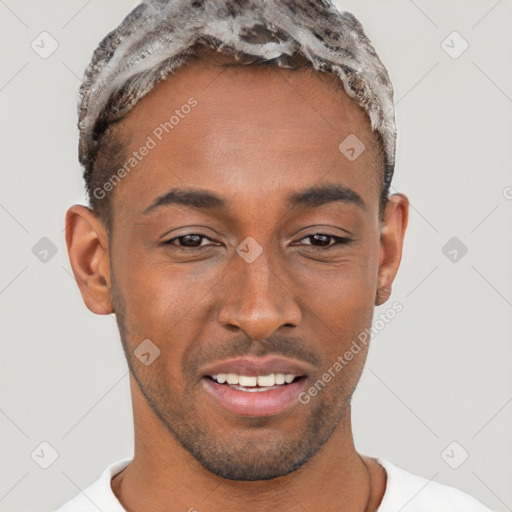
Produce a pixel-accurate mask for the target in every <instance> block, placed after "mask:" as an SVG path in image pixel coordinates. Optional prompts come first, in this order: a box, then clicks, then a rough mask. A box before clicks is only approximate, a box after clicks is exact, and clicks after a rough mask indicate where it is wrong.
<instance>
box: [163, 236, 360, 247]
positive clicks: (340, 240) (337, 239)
mask: <svg viewBox="0 0 512 512" xmlns="http://www.w3.org/2000/svg"><path fill="white" fill-rule="evenodd" d="M191 235H196V236H200V237H202V238H206V239H207V240H210V241H212V242H213V241H214V240H212V239H211V238H210V237H209V236H207V235H206V234H204V233H200V232H194V233H186V234H185V235H180V236H177V237H174V238H171V239H170V240H167V241H165V242H162V245H165V246H170V247H174V248H178V249H182V250H185V251H189V250H190V251H196V250H202V249H205V248H206V246H199V247H185V246H180V245H175V244H173V243H172V242H174V241H175V240H179V239H180V238H185V237H186V236H191ZM315 235H321V236H328V237H330V238H332V239H333V240H334V241H335V243H333V244H330V245H327V246H325V247H317V246H314V245H312V244H306V245H310V247H311V248H312V249H316V250H327V249H332V248H333V247H336V246H340V245H348V244H350V243H351V242H352V239H351V238H347V237H343V236H338V235H334V234H332V233H323V232H317V233H313V234H311V235H307V236H304V237H302V238H301V239H300V240H304V239H305V238H311V237H313V236H315Z"/></svg>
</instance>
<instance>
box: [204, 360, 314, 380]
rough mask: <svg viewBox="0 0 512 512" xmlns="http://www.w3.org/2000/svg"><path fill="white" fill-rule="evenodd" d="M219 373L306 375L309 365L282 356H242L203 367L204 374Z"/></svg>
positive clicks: (257, 375) (256, 375) (251, 375)
mask: <svg viewBox="0 0 512 512" xmlns="http://www.w3.org/2000/svg"><path fill="white" fill-rule="evenodd" d="M219 373H234V374H236V375H246V376H248V377H259V376H260V375H269V374H271V373H284V374H293V375H297V376H301V377H302V376H305V375H306V374H307V367H306V366H304V365H301V364H299V363H297V362H295V361H291V360H289V359H284V358H282V357H276V356H269V357H248V356H246V357H240V358H237V359H230V360H227V361H222V362H220V363H217V364H214V365H210V366H207V367H205V368H204V369H203V371H202V374H203V376H206V375H217V374H219Z"/></svg>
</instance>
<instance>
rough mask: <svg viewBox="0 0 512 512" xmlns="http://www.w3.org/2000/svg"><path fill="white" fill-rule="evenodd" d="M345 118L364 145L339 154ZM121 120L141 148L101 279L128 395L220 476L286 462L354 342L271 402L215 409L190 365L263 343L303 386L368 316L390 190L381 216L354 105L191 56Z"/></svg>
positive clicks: (333, 400)
mask: <svg viewBox="0 0 512 512" xmlns="http://www.w3.org/2000/svg"><path fill="white" fill-rule="evenodd" d="M191 98H193V100H191ZM185 105H189V107H185ZM172 115H175V119H173V120H172V121H171V122H172V128H170V127H169V125H167V126H166V128H167V130H165V129H164V128H162V126H165V125H163V124H162V123H165V122H166V121H169V119H170V118H171V116H172ZM178 119H179V120H178ZM159 128H160V129H159ZM351 134H354V135H356V136H357V137H358V138H359V139H360V140H361V141H362V142H363V143H364V144H365V146H366V149H365V150H364V151H363V152H362V154H361V155H360V156H359V157H358V158H356V159H355V160H353V161H351V160H349V159H348V158H347V157H346V156H345V155H344V154H343V153H342V152H340V150H339V149H338V146H339V145H340V143H341V142H342V141H343V140H344V139H345V138H346V137H348V136H349V135H351ZM119 136H122V137H125V138H126V140H127V149H128V153H129V154H130V155H131V154H132V152H133V151H137V152H138V155H139V157H141V158H140V161H139V160H138V161H137V164H136V165H135V166H134V167H133V168H132V170H130V172H129V173H128V174H127V175H126V176H125V177H124V178H123V179H122V180H121V181H120V182H119V183H118V184H117V185H116V186H115V190H114V191H113V207H114V229H113V234H112V236H111V239H110V244H109V249H108V251H106V253H105V257H106V260H108V263H109V267H108V269H105V268H104V277H105V279H104V281H103V284H105V282H106V283H108V285H109V286H104V287H103V293H106V290H107V289H108V296H107V295H106V296H105V299H106V300H107V302H108V301H110V304H111V308H112V310H113V311H115V314H116V319H117V322H118V325H119V329H120V334H121V338H122V342H123V347H124V349H125V354H126V357H127V360H128V364H129V367H130V370H131V372H132V376H133V377H134V379H135V380H136V382H137V385H138V387H139V388H140V391H141V393H142V394H143V396H144V397H145V399H146V401H147V403H148V404H149V406H150V408H151V410H152V412H153V413H154V414H155V416H156V417H157V418H158V419H159V421H160V422H161V423H162V425H164V426H165V428H166V430H167V431H168V432H169V433H170V434H171V435H172V436H173V437H174V438H175V439H176V440H177V441H178V442H179V443H180V444H181V445H182V446H183V447H184V448H185V449H186V450H187V451H188V452H189V453H190V454H192V455H193V456H194V457H195V458H196V459H197V460H198V461H199V462H200V463H201V464H202V465H203V466H204V467H205V468H207V469H208V470H210V471H211V472H213V473H215V474H217V475H219V476H222V477H224V478H229V479H234V480H264V479H269V478H274V477H278V476H282V475H286V474H288V473H290V472H292V471H294V470H296V469H297V468H299V467H300V466H302V465H303V464H304V463H305V462H307V461H308V460H309V459H310V458H311V457H312V456H313V455H314V454H315V453H316V452H317V451H318V450H319V449H320V448H321V447H322V445H323V444H324V443H325V442H326V441H327V440H328V439H329V437H330V436H331V434H332V433H333V431H334V430H335V428H345V427H346V426H347V424H348V421H349V416H350V414H349V413H350V398H351V395H352V393H353V391H354V388H355V386H356V384H357V382H358V380H359V377H360V374H361V370H362V368H363V365H364V361H365V358H366V347H363V349H362V350H361V352H359V353H358V354H357V355H356V356H354V358H353V360H352V361H351V362H350V364H348V365H347V366H345V367H344V368H343V370H342V371H340V372H338V373H337V374H336V376H335V377H334V378H333V379H332V380H331V381H330V382H329V383H328V384H327V385H325V387H323V389H322V390H321V391H319V392H318V394H317V395H316V396H314V397H312V398H311V399H310V400H309V401H307V403H301V402H300V401H298V400H294V401H292V402H291V403H290V404H289V405H288V406H287V407H285V408H281V409H278V410H275V411H273V412H268V411H267V412H266V413H264V412H262V411H264V409H261V411H260V413H258V412H257V411H258V409H257V406H256V412H255V409H254V408H253V409H251V411H252V412H251V413H248V412H247V409H245V410H244V411H240V410H238V412H234V411H233V410H229V409H228V408H226V407H225V406H224V405H223V403H222V402H221V401H219V399H218V398H217V396H216V394H215V393H212V392H211V385H212V381H211V379H210V378H209V377H206V376H205V375H204V373H205V371H206V369H207V368H209V367H211V366H212V365H215V364H216V363H221V362H223V361H227V360H232V359H235V358H239V357H242V356H262V357H263V356H279V357H283V358H286V359H287V360H288V361H290V362H295V363H298V364H299V365H300V366H301V368H302V369H303V370H304V371H303V376H302V378H301V379H299V380H298V382H299V383H300V390H301V391H304V390H307V389H308V388H310V386H312V385H313V384H314V383H315V382H317V381H318V380H319V379H320V380H321V379H322V375H323V374H324V373H325V372H326V371H327V370H328V369H329V368H331V367H332V366H333V364H334V363H335V362H336V361H337V359H338V357H339V356H342V355H343V354H344V353H345V352H346V351H347V350H348V349H349V348H350V346H351V344H352V342H353V341H354V340H356V339H357V336H358V334H359V333H361V332H363V331H364V330H365V328H367V327H369V326H370V325H371V322H372V316H373V308H374V305H375V303H376V291H377V289H378V288H379V286H387V287H390V286H391V282H392V280H393V278H394V275H395V273H396V270H397V268H398V264H399V260H400V252H401V238H402V237H403V231H404V229H405V221H404V218H406V211H405V210H404V204H405V203H404V201H405V199H406V198H405V196H403V197H404V198H405V199H403V198H402V199H401V198H398V200H396V201H395V202H393V203H392V204H390V210H389V211H388V210H386V212H387V216H386V222H387V224H385V226H384V230H383V231H382V232H381V225H380V224H379V216H378V203H379V194H380V188H379V183H380V181H379V179H378V172H379V171H378V170H377V169H376V167H377V166H380V165H382V162H381V161H380V160H379V158H381V157H380V156H378V155H377V153H376V152H375V151H374V147H373V145H374V143H375V139H374V135H373V134H372V132H371V129H370V124H369V120H368V118H367V116H366V114H365V112H364V111H363V110H362V109H361V108H360V107H359V106H358V105H357V104H356V103H354V102H353V101H352V100H351V99H350V98H349V97H348V96H347V95H346V93H345V92H344V91H343V90H342V89H337V88H335V87H334V84H333V83H332V81H331V80H330V79H329V78H328V77H327V76H324V77H320V76H319V75H318V74H316V73H312V72H309V71H306V70H298V71H290V70H283V69H263V68H254V67H251V66H249V67H244V68H241V67H229V68H221V67H219V66H215V65H211V64H210V65H209V64H206V63H204V62H195V63H194V64H193V65H188V66H187V67H185V68H182V69H180V70H179V72H177V73H176V75H174V76H172V77H171V78H169V79H167V80H165V81H163V82H161V83H160V84H159V85H158V86H157V87H156V88H155V89H154V90H153V91H152V92H151V93H150V94H149V95H148V96H146V97H145V98H144V99H143V100H141V101H140V102H139V103H138V104H137V106H136V107H135V109H134V110H133V111H132V112H131V114H130V115H129V116H128V117H127V118H126V119H125V120H123V122H122V123H121V125H120V126H119ZM148 137H149V138H148ZM150 139H151V141H152V142H151V141H150ZM143 146H146V147H149V148H150V149H149V150H148V151H145V150H140V148H141V147H143ZM142 153H144V154H145V156H143V157H142V156H141V155H142ZM130 155H128V156H127V158H129V157H130ZM132 163H133V162H132ZM184 190H188V191H189V193H188V195H186V194H182V193H181V194H180V192H182V191H184ZM171 191H172V193H170V192H171ZM190 191H193V192H194V193H196V195H193V194H192V193H190ZM201 194H202V195H201ZM213 196H215V197H213ZM400 208H402V210H401V212H402V216H401V217H400V213H397V212H399V211H400ZM82 214H83V212H82ZM70 224H71V223H70ZM96 226H98V224H96ZM102 233H103V234H102V236H105V234H104V232H102ZM383 235H385V236H386V237H388V238H386V239H384V238H381V237H382V236H383ZM386 240H387V242H386ZM106 260H105V259H104V260H102V261H104V262H105V261H106ZM100 288H101V287H100V284H97V286H96V284H95V285H94V286H91V287H90V288H89V295H90V294H91V293H96V294H97V297H98V298H99V297H100V295H101V293H102V292H101V291H100ZM91 290H92V291H91ZM84 299H86V296H85V295H84ZM86 302H87V300H86ZM98 312H99V311H98ZM144 340H151V343H150V344H148V342H147V341H146V342H145V343H146V345H141V343H142V342H143V341H144ZM139 346H140V347H145V350H144V352H149V356H145V357H146V361H149V360H151V362H150V364H147V365H146V364H143V363H142V362H141V360H140V359H139V358H138V357H136V354H137V353H138V350H137V347H139ZM148 347H149V349H148ZM157 349H158V350H159V354H158V356H157V357H156V358H154V357H155V354H156V352H157ZM139 350H140V349H139ZM134 351H135V353H134ZM153 358H154V360H153ZM207 381H209V382H207ZM295 385H296V386H297V384H295ZM216 386H220V384H216ZM223 386H225V385H223ZM297 389H299V388H297ZM240 393H242V392H240ZM265 393H266V392H265ZM260 394H262V395H263V392H262V393H260Z"/></svg>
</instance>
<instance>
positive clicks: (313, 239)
mask: <svg viewBox="0 0 512 512" xmlns="http://www.w3.org/2000/svg"><path fill="white" fill-rule="evenodd" d="M301 240H310V243H309V244H303V245H310V246H312V247H313V248H315V249H323V248H327V249H330V248H331V247H334V246H337V245H348V244H349V243H350V242H352V239H351V238H347V237H343V236H337V235H333V234H332V233H315V234H312V235H308V236H306V237H304V238H301ZM331 240H334V243H330V242H331ZM316 244H319V245H316Z"/></svg>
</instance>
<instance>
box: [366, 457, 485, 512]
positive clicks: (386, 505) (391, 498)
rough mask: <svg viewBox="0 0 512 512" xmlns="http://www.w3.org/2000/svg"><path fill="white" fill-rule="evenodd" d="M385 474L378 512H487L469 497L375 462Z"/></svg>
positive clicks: (379, 461) (380, 462)
mask: <svg viewBox="0 0 512 512" xmlns="http://www.w3.org/2000/svg"><path fill="white" fill-rule="evenodd" d="M375 460H376V461H377V462H378V463H379V464H380V465H381V466H382V467H383V468H384V469H385V470H386V474H387V483H386V490H385V492H384V496H383V498H382V502H381V504H380V506H379V508H378V512H397V511H398V510H401V511H403V512H408V511H409V510H410V511H412V510H414V512H424V511H425V512H427V511H428V512H491V509H490V508H488V507H486V506H485V505H483V504H482V503H480V502H479V501H478V500H477V499H475V498H473V496H471V495H469V494H467V493H466V492H464V491H461V490H460V489H457V488H455V487H451V486H449V485H445V484H441V483H438V482H434V481H433V480H428V479H426V478H423V477H421V476H419V475H415V474H413V473H410V472H409V471H406V470H405V469H402V468H400V467H398V466H395V465H394V464H392V463H391V462H389V461H388V460H385V459H380V458H376V459H375Z"/></svg>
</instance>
